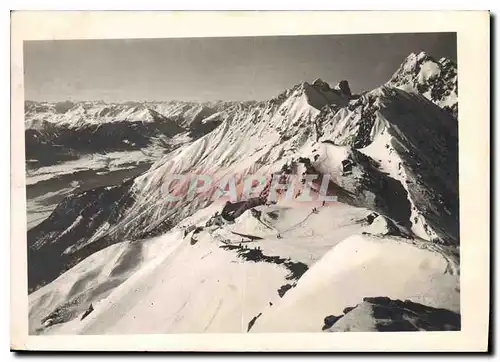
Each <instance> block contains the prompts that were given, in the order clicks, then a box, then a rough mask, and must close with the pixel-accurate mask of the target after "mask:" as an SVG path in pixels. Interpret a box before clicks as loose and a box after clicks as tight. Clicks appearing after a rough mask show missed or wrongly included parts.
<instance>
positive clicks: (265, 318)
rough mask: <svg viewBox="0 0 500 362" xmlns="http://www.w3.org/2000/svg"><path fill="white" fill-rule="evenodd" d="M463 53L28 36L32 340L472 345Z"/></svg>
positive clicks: (442, 40)
mask: <svg viewBox="0 0 500 362" xmlns="http://www.w3.org/2000/svg"><path fill="white" fill-rule="evenodd" d="M457 41H458V40H457V32H448V31H443V32H392V33H387V32H386V33H360V34H350V33H345V34H309V35H300V34H298V35H267V36H264V35H263V36H226V37H220V36H218V37H209V36H207V37H170V38H126V39H47V40H24V41H23V44H22V53H23V57H22V68H23V85H24V94H23V104H24V152H25V153H24V175H25V178H24V182H25V183H24V184H23V185H24V192H25V197H26V199H25V200H26V203H25V221H26V222H25V225H24V226H23V225H21V227H25V228H26V229H25V233H24V234H25V237H26V241H25V243H26V253H27V259H26V269H27V270H26V277H27V284H26V287H27V288H26V289H27V290H25V291H24V293H27V300H28V310H27V312H28V318H27V322H28V334H29V335H31V336H58V335H149V334H162V335H163V334H165V335H168V334H197V335H200V334H234V333H238V334H241V336H242V337H241V338H245V337H244V335H245V334H262V333H316V334H328V333H343V332H415V333H416V332H429V331H432V332H450V333H451V332H453V331H455V332H457V331H461V330H462V327H463V321H462V313H461V311H462V310H463V306H462V305H461V300H463V299H462V298H463V296H462V290H461V244H462V242H463V240H462V239H463V238H461V222H460V221H461V217H460V211H461V209H462V208H463V205H461V198H460V193H461V191H462V187H463V185H462V184H461V182H460V180H459V167H460V162H461V159H460V160H459V119H461V120H462V118H461V104H462V98H461V97H462V93H460V94H459V91H458V88H459V84H461V83H460V81H461V73H460V71H459V65H460V61H461V59H459V57H458V53H457ZM460 89H461V90H462V88H460ZM468 121H472V120H465V121H464V122H468ZM460 144H461V143H460ZM21 156H22V155H21ZM469 211H471V210H469ZM19 242H21V240H19Z"/></svg>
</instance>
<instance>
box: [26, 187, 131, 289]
mask: <svg viewBox="0 0 500 362" xmlns="http://www.w3.org/2000/svg"><path fill="white" fill-rule="evenodd" d="M132 184H133V180H132V179H131V180H129V181H126V182H124V183H122V184H121V185H118V186H106V187H98V188H95V189H91V190H88V191H85V192H82V193H80V194H77V195H71V196H68V197H66V198H65V199H64V200H63V201H61V202H60V203H59V204H58V205H57V207H56V208H55V210H54V211H53V212H52V214H51V215H50V216H49V217H48V218H47V219H45V220H44V221H43V222H42V223H40V224H38V225H37V226H35V227H34V228H32V229H30V230H29V231H28V235H27V238H28V290H29V292H30V293H31V292H33V291H35V290H36V289H38V288H40V287H42V286H43V285H45V284H47V283H50V282H51V281H52V280H54V279H56V278H57V277H58V276H59V275H61V274H62V273H63V272H65V271H66V270H68V269H70V268H71V267H72V266H74V265H76V264H77V263H78V262H80V261H81V260H82V259H84V258H86V257H87V256H89V255H91V254H93V253H95V252H97V251H99V250H101V249H103V248H105V247H107V246H109V245H112V244H114V243H116V242H117V241H119V240H118V239H116V238H110V237H107V236H103V237H96V238H95V240H94V241H92V242H90V243H88V240H89V239H90V238H91V237H92V235H94V234H95V233H96V232H97V230H98V229H99V228H101V227H103V226H104V225H105V224H106V223H107V224H108V225H109V226H110V227H111V226H112V225H114V224H116V223H117V222H118V220H120V218H121V217H122V215H123V214H124V213H125V211H126V210H127V208H128V207H129V206H130V205H131V204H132V203H133V202H134V197H133V194H132V193H131V192H130V188H131V186H132Z"/></svg>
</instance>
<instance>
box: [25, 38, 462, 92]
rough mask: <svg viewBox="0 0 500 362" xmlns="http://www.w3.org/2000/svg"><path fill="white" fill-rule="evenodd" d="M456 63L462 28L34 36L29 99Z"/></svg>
mask: <svg viewBox="0 0 500 362" xmlns="http://www.w3.org/2000/svg"><path fill="white" fill-rule="evenodd" d="M422 50H423V51H426V52H427V53H429V54H430V55H432V56H433V57H435V58H437V59H439V58H440V57H442V56H446V57H448V58H450V59H452V60H454V61H456V35H455V34H450V33H437V34H436V33H427V34H370V35H319V36H287V37H248V38H187V39H137V40H71V41H68V40H64V41H60V40H59V41H36V42H35V41H31V42H25V46H24V54H25V56H24V71H25V89H26V97H25V98H26V99H29V100H48V101H57V100H67V99H71V100H104V101H124V100H131V101H139V100H202V101H203V100H219V99H220V100H251V99H255V100H263V99H269V98H271V97H273V96H275V95H277V94H278V93H280V92H281V91H283V90H284V89H285V88H290V87H291V86H293V85H295V84H297V83H300V82H302V81H310V82H312V81H313V80H314V79H316V78H322V79H323V80H325V81H327V82H329V83H330V84H332V85H334V84H336V82H337V81H339V80H342V79H346V80H348V81H349V84H350V86H351V90H352V91H353V92H359V91H362V90H371V89H373V88H374V87H377V86H379V85H381V84H383V83H384V82H386V81H387V80H388V79H389V77H390V76H391V75H392V74H393V73H394V72H395V71H396V70H397V68H398V66H399V65H400V64H401V62H402V61H403V60H404V59H405V58H406V56H408V55H409V54H410V53H411V52H415V53H418V52H420V51H422Z"/></svg>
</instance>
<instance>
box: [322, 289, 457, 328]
mask: <svg viewBox="0 0 500 362" xmlns="http://www.w3.org/2000/svg"><path fill="white" fill-rule="evenodd" d="M322 329H323V331H327V332H403V331H404V332H410V331H459V330H460V314H457V313H455V312H452V311H450V310H447V309H442V308H433V307H429V306H426V305H423V304H419V303H414V302H411V301H409V300H405V301H401V300H393V299H390V298H387V297H374V298H368V297H367V298H363V302H362V303H360V304H358V305H356V306H354V307H348V308H346V309H344V315H342V316H333V315H332V316H327V317H325V324H324V325H323V328H322Z"/></svg>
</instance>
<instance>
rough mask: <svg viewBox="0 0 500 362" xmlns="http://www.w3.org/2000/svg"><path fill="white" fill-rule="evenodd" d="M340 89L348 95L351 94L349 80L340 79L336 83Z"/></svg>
mask: <svg viewBox="0 0 500 362" xmlns="http://www.w3.org/2000/svg"><path fill="white" fill-rule="evenodd" d="M338 88H339V89H340V91H341V92H342V93H343V94H345V95H346V96H348V97H351V96H352V93H351V88H350V87H349V82H348V81H346V80H341V81H340V82H339V84H338Z"/></svg>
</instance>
